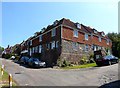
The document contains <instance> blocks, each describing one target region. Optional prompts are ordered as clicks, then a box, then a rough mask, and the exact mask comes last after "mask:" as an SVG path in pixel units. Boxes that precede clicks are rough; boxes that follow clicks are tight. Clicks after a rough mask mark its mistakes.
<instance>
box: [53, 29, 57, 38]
mask: <svg viewBox="0 0 120 88" xmlns="http://www.w3.org/2000/svg"><path fill="white" fill-rule="evenodd" d="M55 35H56V29H55V28H54V29H52V37H53V36H55Z"/></svg>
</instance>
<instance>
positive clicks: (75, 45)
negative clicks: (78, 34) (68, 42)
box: [72, 42, 79, 51]
mask: <svg viewBox="0 0 120 88" xmlns="http://www.w3.org/2000/svg"><path fill="white" fill-rule="evenodd" d="M72 47H73V50H76V51H77V50H78V48H79V46H78V43H77V42H73V43H72Z"/></svg>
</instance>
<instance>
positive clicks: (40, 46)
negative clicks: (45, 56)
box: [39, 45, 42, 53]
mask: <svg viewBox="0 0 120 88" xmlns="http://www.w3.org/2000/svg"><path fill="white" fill-rule="evenodd" d="M41 50H42V45H39V53H41Z"/></svg>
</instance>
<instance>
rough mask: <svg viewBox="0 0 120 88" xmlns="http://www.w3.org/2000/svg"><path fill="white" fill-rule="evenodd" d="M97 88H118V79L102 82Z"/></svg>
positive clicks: (119, 82) (119, 85)
mask: <svg viewBox="0 0 120 88" xmlns="http://www.w3.org/2000/svg"><path fill="white" fill-rule="evenodd" d="M98 88H120V80H117V81H113V82H110V83H107V84H104V85H102V86H100V87H98Z"/></svg>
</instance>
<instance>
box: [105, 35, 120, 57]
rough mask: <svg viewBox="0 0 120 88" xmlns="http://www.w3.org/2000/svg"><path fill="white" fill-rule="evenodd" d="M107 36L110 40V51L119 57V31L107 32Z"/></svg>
mask: <svg viewBox="0 0 120 88" xmlns="http://www.w3.org/2000/svg"><path fill="white" fill-rule="evenodd" d="M107 36H108V37H109V38H110V39H111V40H112V53H113V55H115V56H117V57H119V58H120V33H119V34H117V33H108V34H107Z"/></svg>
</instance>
